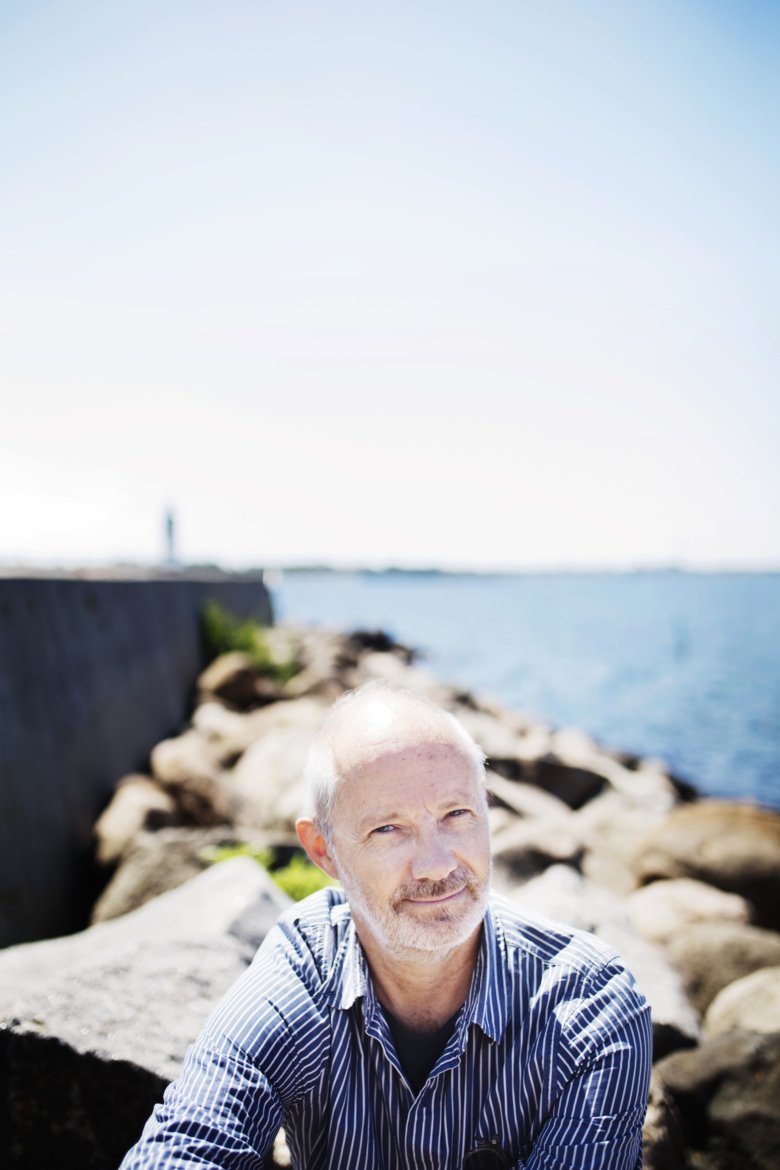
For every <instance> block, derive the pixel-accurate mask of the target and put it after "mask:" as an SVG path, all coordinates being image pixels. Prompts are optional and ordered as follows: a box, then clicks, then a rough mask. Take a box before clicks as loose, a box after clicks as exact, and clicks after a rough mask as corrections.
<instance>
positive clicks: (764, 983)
mask: <svg viewBox="0 0 780 1170" xmlns="http://www.w3.org/2000/svg"><path fill="white" fill-rule="evenodd" d="M732 1028H743V1029H745V1030H746V1031H748V1032H780V966H778V967H763V968H761V970H759V971H754V972H753V974H752V975H746V976H745V977H744V978H743V979H737V980H735V982H734V983H730V984H729V985H728V987H724V988H723V990H722V991H719V992H718V994H717V995H716V996H715V998H714V999H713V1001H712V1003H711V1004H710V1006H709V1007H708V1008H707V1014H706V1015H705V1017H704V1023H703V1031H704V1034H705V1035H707V1036H719V1035H720V1034H721V1033H722V1032H728V1031H730V1030H731V1029H732Z"/></svg>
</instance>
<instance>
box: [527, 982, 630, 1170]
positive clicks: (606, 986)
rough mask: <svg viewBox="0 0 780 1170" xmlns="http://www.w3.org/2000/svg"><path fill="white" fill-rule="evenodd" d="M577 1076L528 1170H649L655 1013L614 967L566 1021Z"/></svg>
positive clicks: (566, 1086) (566, 1085)
mask: <svg viewBox="0 0 780 1170" xmlns="http://www.w3.org/2000/svg"><path fill="white" fill-rule="evenodd" d="M560 1022H561V1025H562V1030H563V1035H564V1044H563V1047H564V1049H565V1050H566V1054H567V1057H568V1058H569V1060H570V1065H569V1068H570V1070H571V1071H570V1073H569V1075H567V1076H565V1077H564V1078H563V1081H562V1085H561V1090H560V1093H559V1095H558V1097H557V1099H556V1101H555V1104H554V1106H553V1108H552V1109H551V1110H550V1113H549V1114H548V1116H547V1118H546V1119H545V1121H544V1123H543V1125H542V1127H541V1130H540V1132H539V1134H538V1135H537V1138H536V1140H535V1141H534V1143H533V1146H532V1148H531V1150H530V1151H528V1153H527V1155H526V1158H525V1160H521V1161H520V1162H518V1163H517V1166H518V1168H524V1170H641V1166H642V1124H643V1121H644V1116H645V1111H646V1108H647V1096H648V1090H649V1085H650V1072H651V1064H652V1029H651V1021H650V1009H649V1007H648V1005H647V1003H646V1001H645V1000H644V997H643V996H642V995H641V994H640V993H639V992H638V991H637V989H636V987H635V985H634V981H633V978H632V976H631V975H630V974H629V973H628V972H627V971H626V970H625V969H624V968H623V967H622V966H620V965H619V964H617V963H610V964H607V965H606V966H605V967H603V968H602V969H601V970H600V971H599V972H598V973H597V974H596V975H595V976H593V978H592V979H591V980H590V981H589V983H588V984H587V985H586V987H585V988H584V989H583V993H582V995H581V996H580V997H578V998H576V999H575V1000H573V1001H572V1002H571V1003H570V1004H569V1005H568V1006H567V1013H566V1017H565V1019H562V1020H561V1021H560Z"/></svg>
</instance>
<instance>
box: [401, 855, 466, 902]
mask: <svg viewBox="0 0 780 1170" xmlns="http://www.w3.org/2000/svg"><path fill="white" fill-rule="evenodd" d="M463 889H467V890H468V891H469V893H470V894H472V895H474V896H476V895H478V894H479V892H480V890H481V889H482V882H481V881H480V879H479V878H478V877H477V875H476V874H475V873H474V871H473V870H471V869H468V868H467V867H466V866H465V865H459V866H458V868H457V869H454V870H453V871H452V873H451V874H449V875H448V876H447V877H446V878H442V879H441V880H440V881H436V882H425V881H423V882H406V883H405V885H403V886H399V888H398V889H397V890H396V892H395V894H394V896H393V909H394V910H397V909H398V907H399V906H400V904H401V902H406V901H412V902H416V901H420V900H427V899H430V898H446V896H447V895H448V894H456V893H457V892H458V890H463Z"/></svg>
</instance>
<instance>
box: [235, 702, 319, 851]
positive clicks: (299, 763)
mask: <svg viewBox="0 0 780 1170" xmlns="http://www.w3.org/2000/svg"><path fill="white" fill-rule="evenodd" d="M327 711H328V706H327V704H326V703H323V702H321V701H320V700H318V699H316V698H303V699H290V700H289V701H288V702H285V703H275V704H274V705H273V706H271V707H265V708H263V710H262V711H260V712H258V723H259V724H260V725H261V726H260V735H259V737H258V738H257V739H256V740H255V741H254V743H252V744H251V745H250V747H248V748H247V750H246V751H245V752H244V754H243V756H242V757H241V759H240V760H239V761H238V763H237V764H236V766H235V768H233V770H232V771H231V772H230V773H228V778H229V783H230V788H231V793H232V795H233V798H234V800H235V802H236V820H237V821H238V822H239V823H241V824H242V825H247V826H251V827H253V828H259V829H287V830H291V829H292V828H294V825H295V819H296V817H298V816H300V814H301V812H302V811H303V806H304V803H305V794H304V790H303V769H304V765H305V763H306V756H307V754H308V751H309V747H310V746H311V742H312V740H313V739H314V736H315V735H316V733H317V731H318V730H319V728H320V727H321V726H322V722H323V720H324V718H325V715H326V714H327ZM260 716H263V719H260V718H259V717H260Z"/></svg>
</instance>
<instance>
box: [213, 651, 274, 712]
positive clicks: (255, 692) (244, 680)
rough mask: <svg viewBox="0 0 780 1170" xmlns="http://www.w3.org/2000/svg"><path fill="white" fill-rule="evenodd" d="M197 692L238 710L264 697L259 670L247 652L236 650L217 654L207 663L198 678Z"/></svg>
mask: <svg viewBox="0 0 780 1170" xmlns="http://www.w3.org/2000/svg"><path fill="white" fill-rule="evenodd" d="M198 692H199V694H200V695H202V696H204V697H208V696H212V695H213V696H215V697H216V698H218V699H221V700H222V701H223V702H225V703H230V704H231V706H234V707H238V708H239V709H243V708H246V707H251V706H253V705H254V704H256V703H257V702H258V700H259V699H260V698H261V696H262V697H264V692H263V688H262V686H261V685H260V672H259V671H258V669H257V667H256V666H255V665H254V663H253V662H252V659H251V658H250V657H249V655H248V654H242V653H241V652H240V651H238V650H234V651H231V652H230V653H228V654H220V655H219V657H218V658H215V659H214V661H213V662H211V663H209V665H208V666H207V667H206V669H205V670H204V671H203V672H202V673H201V674H200V676H199V677H198Z"/></svg>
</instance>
